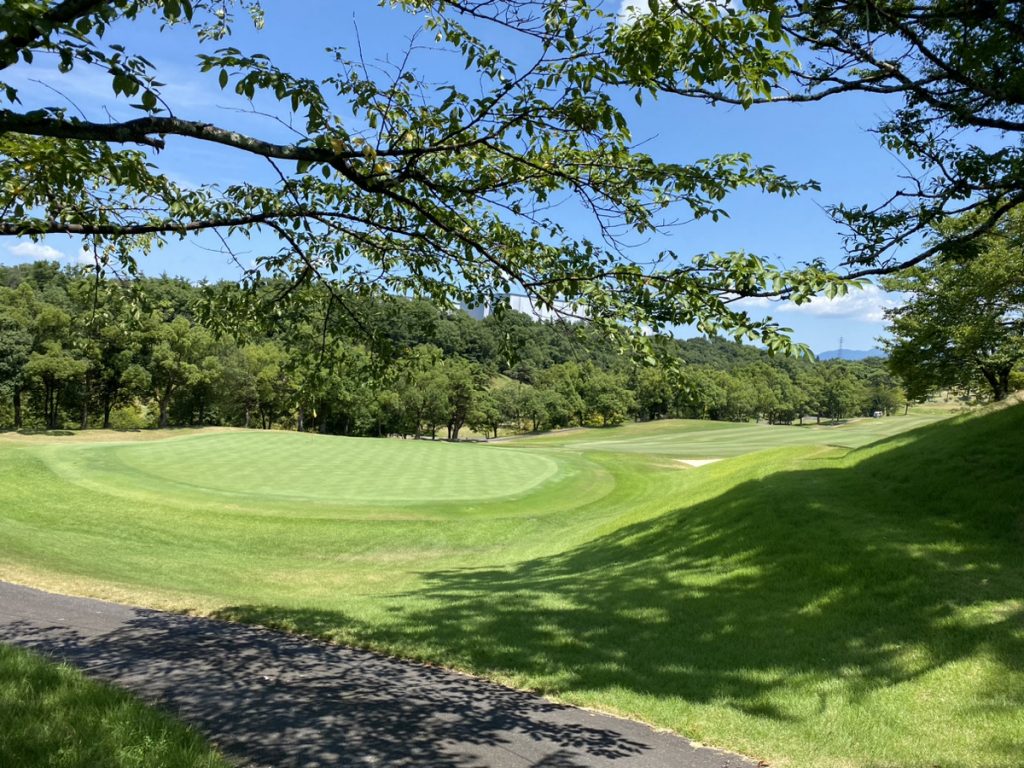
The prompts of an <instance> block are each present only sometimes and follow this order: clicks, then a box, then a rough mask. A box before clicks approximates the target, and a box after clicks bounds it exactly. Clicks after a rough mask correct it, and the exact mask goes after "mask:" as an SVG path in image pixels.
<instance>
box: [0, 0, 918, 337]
mask: <svg viewBox="0 0 1024 768" xmlns="http://www.w3.org/2000/svg"><path fill="white" fill-rule="evenodd" d="M264 7H265V10H266V21H267V23H266V28H265V29H264V30H263V31H262V32H256V31H254V30H251V29H248V28H247V27H246V25H244V24H241V23H240V24H239V25H238V26H237V27H236V30H237V32H238V34H237V35H236V37H235V38H233V39H232V40H231V41H230V44H231V45H234V46H236V47H239V48H241V49H242V50H244V51H246V52H257V51H259V52H262V53H266V54H268V55H269V56H270V57H271V58H272V60H273V61H274V62H275V64H277V65H278V66H280V67H281V68H283V69H286V70H289V71H292V72H293V73H295V74H309V75H312V76H322V75H324V74H326V73H328V72H329V71H330V68H329V65H330V56H329V54H327V53H325V52H324V49H325V48H327V47H328V46H336V45H342V46H346V47H348V48H349V49H353V48H354V47H355V45H356V30H358V40H359V42H360V43H361V44H362V47H363V50H364V51H365V53H366V56H367V59H368V60H371V61H372V60H374V59H380V58H383V57H385V56H387V55H388V54H389V53H390V54H391V55H395V54H397V53H398V52H400V51H401V50H403V49H404V47H405V42H406V37H407V35H409V34H411V33H412V32H413V30H414V29H415V27H416V22H415V19H412V18H411V17H408V16H407V15H405V14H403V13H401V12H399V11H394V10H390V9H382V8H378V7H376V5H375V3H373V2H369V1H368V0H361V1H360V2H353V3H336V2H329V1H328V0H315V1H313V0H311V1H309V2H302V3H296V2H292V3H286V2H276V1H274V0H271V1H269V2H265V4H264ZM120 32H121V34H122V35H123V37H124V39H125V41H126V42H128V43H130V45H131V48H132V49H133V50H135V51H139V52H142V53H144V54H145V55H146V56H147V57H148V58H149V59H151V60H152V61H154V62H155V63H156V64H157V66H158V70H159V71H160V74H161V79H162V80H163V81H165V82H166V83H168V86H167V87H166V88H165V89H164V93H165V96H166V97H167V99H168V101H170V102H171V103H172V105H174V108H175V111H176V113H177V114H179V115H180V116H182V117H189V118H193V119H210V120H211V121H215V122H218V123H219V124H228V125H231V126H234V127H237V128H238V129H239V130H247V131H249V132H252V133H256V134H257V135H260V136H262V137H266V138H276V139H282V138H285V137H286V136H287V131H285V130H284V129H283V128H282V127H281V126H280V125H276V124H273V123H271V122H270V121H268V120H265V119H260V118H256V117H253V116H251V115H244V114H241V113H239V112H237V111H234V110H232V109H231V107H237V106H239V104H238V103H237V101H236V100H235V98H234V95H233V94H225V93H223V92H221V91H220V89H219V87H218V86H217V82H216V77H215V75H200V74H199V73H198V71H197V69H196V67H195V63H194V59H191V58H190V57H189V55H188V54H190V53H193V52H194V50H195V46H194V43H193V41H192V38H190V37H189V35H188V33H187V32H186V31H185V30H172V31H160V30H159V28H158V27H157V25H155V24H145V25H138V24H136V25H133V26H132V27H130V28H125V30H122V31H120ZM428 41H429V38H427V37H421V38H420V39H419V43H420V44H421V45H424V46H425V45H426V44H427V42H428ZM415 63H416V64H417V65H418V66H420V67H423V68H424V69H429V76H430V77H432V78H433V79H435V80H439V81H440V80H443V79H444V78H445V77H450V78H452V79H459V78H464V77H465V73H464V72H463V71H461V66H460V65H459V62H458V61H456V60H455V59H454V58H452V57H446V56H437V55H436V54H433V53H432V52H431V51H430V50H429V49H425V50H423V51H422V52H421V53H420V55H419V57H418V58H417V59H416V60H415ZM4 74H5V77H4V79H5V80H6V81H8V82H10V83H12V84H14V85H16V86H18V87H20V88H21V90H22V96H23V99H24V100H25V101H26V107H31V106H33V105H34V104H33V102H32V100H31V99H32V94H33V93H36V94H43V96H42V97H41V98H40V103H43V102H45V103H49V104H53V103H57V102H59V101H60V97H58V96H56V95H55V94H54V93H53V92H52V91H50V90H48V89H42V88H41V86H40V85H39V83H45V84H47V85H49V86H52V87H54V88H58V89H59V90H60V91H61V92H62V93H63V94H64V95H65V96H66V97H67V98H68V100H70V101H73V102H74V103H75V104H76V105H78V106H79V107H81V108H82V109H83V110H84V111H85V112H86V114H88V115H89V117H90V118H92V119H103V113H102V111H99V108H98V105H99V104H100V103H101V100H102V102H103V103H109V102H110V98H109V93H110V92H109V87H110V86H109V80H108V79H107V78H105V77H104V76H103V74H102V73H100V72H87V71H76V72H75V73H73V74H72V76H61V75H58V74H57V73H56V70H55V68H54V67H53V65H52V63H50V62H46V61H45V60H43V59H41V58H40V59H37V60H36V63H34V64H33V65H23V64H19V65H17V66H15V67H12V68H11V69H9V70H8V71H7V72H5V73H4ZM256 106H257V107H259V106H260V105H259V104H257V105H256ZM623 108H624V109H625V111H626V112H627V116H628V117H629V119H630V124H631V127H632V131H633V135H634V138H635V139H636V140H638V141H642V142H644V145H643V149H644V151H646V152H648V153H650V154H652V155H654V156H655V157H656V158H658V159H660V160H665V161H673V162H690V161H693V160H695V159H697V158H703V157H708V156H709V155H712V154H716V153H723V152H735V151H745V152H749V153H751V154H752V155H753V158H754V160H755V162H758V163H765V164H772V165H774V166H775V167H776V168H777V169H778V170H779V171H780V172H782V173H785V174H786V175H788V176H790V177H791V178H794V179H798V180H805V179H811V178H813V179H815V180H817V181H818V182H819V183H820V184H821V191H820V192H814V193H807V194H804V195H802V196H800V197H798V198H794V199H788V200H783V199H781V198H776V197H772V196H768V195H763V194H760V193H756V192H743V193H739V194H736V195H733V196H731V197H730V198H728V199H727V200H726V201H725V203H724V206H725V208H726V209H727V210H728V212H729V214H730V216H729V218H728V219H725V220H721V221H719V222H717V223H713V222H711V221H697V222H690V223H687V224H683V225H681V226H679V227H677V228H675V229H674V230H673V231H672V232H671V233H669V234H668V235H665V236H660V237H658V238H656V239H654V240H650V239H637V241H636V243H635V247H636V249H637V252H638V253H640V254H644V253H654V252H656V251H658V250H661V249H663V248H671V249H672V250H674V251H676V252H678V253H681V254H687V253H699V252H703V251H710V250H718V251H727V250H739V249H745V250H749V251H753V252H756V253H758V254H761V255H763V256H766V257H769V258H771V259H772V260H773V261H775V262H777V263H781V264H784V265H795V264H797V263H799V262H801V261H806V260H808V259H812V258H818V257H822V258H825V259H826V260H827V261H828V262H830V263H837V262H838V260H839V259H840V258H841V255H842V254H841V239H840V234H839V232H838V231H837V227H836V225H835V224H833V222H832V221H831V220H830V219H829V218H828V216H827V215H826V214H825V212H824V210H823V207H824V206H825V205H828V204H831V203H836V202H839V201H846V202H851V203H854V202H856V203H861V202H863V203H875V202H879V201H880V200H881V199H883V198H884V197H885V196H886V194H887V193H888V192H890V191H891V190H892V189H893V188H894V187H895V186H896V184H897V183H898V181H899V176H900V175H901V174H903V173H905V169H904V168H903V167H902V165H901V164H900V162H899V161H898V160H897V159H896V158H895V157H893V156H891V155H890V154H888V153H887V152H885V151H884V150H882V149H881V148H879V146H878V143H877V141H876V138H875V137H874V136H873V135H872V134H870V133H869V131H868V129H870V128H871V127H873V126H874V125H875V124H876V123H877V122H878V121H879V118H880V117H882V116H884V114H885V113H886V110H887V109H888V105H887V104H886V103H885V102H884V100H881V99H879V98H875V97H867V96H855V95H851V96H846V97H843V98H836V99H832V100H829V101H827V102H824V103H819V104H809V105H783V104H777V105H771V106H766V107H759V108H754V109H751V110H747V111H744V110H742V109H740V108H723V107H711V106H708V105H704V104H701V103H698V102H693V101H684V100H681V99H678V98H662V99H660V100H659V101H656V102H651V101H648V102H645V103H644V105H643V106H642V107H637V106H636V105H635V104H632V102H630V103H629V104H623ZM112 112H113V114H114V115H115V116H116V117H120V116H125V117H126V116H128V115H130V114H131V112H132V111H131V110H130V109H128V108H127V107H124V106H123V107H122V108H121V109H120V110H118V109H114V110H112ZM136 114H137V113H136ZM160 164H161V167H163V168H164V169H165V170H166V172H168V174H169V175H170V176H171V177H172V178H174V179H175V180H177V181H179V182H181V183H184V184H195V183H198V182H199V180H205V179H207V178H209V177H210V175H211V170H212V169H215V170H214V171H213V173H214V174H215V176H216V178H218V179H219V180H220V181H221V182H222V183H225V184H227V183H232V182H235V181H240V180H242V179H244V178H255V179H263V180H265V181H270V178H269V167H268V166H266V164H265V163H263V162H262V161H258V160H256V159H254V158H252V157H246V156H243V155H240V153H232V152H228V151H224V150H221V149H220V148H216V147H195V146H194V145H192V144H188V143H186V142H183V141H174V140H171V141H169V142H168V147H167V149H166V150H165V151H164V152H163V153H162V155H161V157H160ZM564 215H565V216H566V218H567V222H566V223H568V224H569V225H570V226H571V227H577V228H579V229H580V230H581V231H585V230H586V229H587V227H588V225H587V223H586V222H583V221H576V219H577V218H578V217H579V212H578V211H577V210H574V206H572V205H566V206H565V214H564ZM216 247H217V243H216V241H215V240H214V238H213V237H212V236H210V235H206V236H201V237H197V238H193V239H189V240H185V241H172V242H170V243H169V244H168V245H167V247H165V248H164V249H162V250H161V251H159V252H157V253H155V254H154V255H153V256H152V257H150V258H148V259H147V260H145V261H143V262H142V267H143V269H144V271H146V272H147V273H152V274H156V273H160V272H167V273H170V274H175V275H183V276H186V277H188V278H191V279H200V278H204V277H205V278H209V279H220V278H233V277H237V275H238V267H237V266H236V265H235V264H233V263H231V262H230V261H229V260H228V259H227V258H225V257H224V256H223V255H221V254H218V253H216V252H215V250H216ZM239 247H240V249H241V251H243V258H252V256H255V255H256V254H258V253H260V252H265V251H267V250H270V249H272V248H273V247H274V246H273V243H272V241H271V240H269V238H268V239H266V240H264V239H262V238H254V239H253V240H252V241H250V242H248V243H245V244H242V245H240V246H239ZM261 249H262V250H261ZM79 252H80V243H78V242H76V241H75V240H72V239H70V238H59V237H50V238H48V239H47V240H46V241H45V242H44V243H30V242H27V241H17V240H11V239H8V240H5V241H4V242H2V243H0V260H2V261H3V262H4V263H15V262H19V261H28V260H32V259H35V258H59V259H61V260H63V261H65V262H74V261H76V260H77V259H78V258H79ZM895 303H896V298H895V297H892V296H888V295H886V294H885V293H884V292H882V291H880V290H879V289H877V288H874V287H869V288H867V289H866V290H864V291H859V292H853V293H851V294H850V295H848V296H846V297H842V298H840V299H837V300H835V301H832V302H829V301H826V300H824V299H821V300H816V301H813V302H811V303H810V304H808V305H804V306H802V307H794V306H792V305H789V304H786V303H782V304H779V303H772V302H766V301H754V302H749V303H748V305H747V306H748V308H749V309H750V311H751V312H752V313H754V314H771V315H772V316H773V317H775V319H776V320H778V321H780V322H781V323H782V324H783V325H786V326H789V327H792V328H793V329H794V336H795V338H796V339H797V340H798V341H802V342H805V343H807V344H809V345H810V346H811V347H812V348H813V349H815V350H818V351H822V350H826V349H832V348H835V347H836V346H838V342H839V338H840V336H842V337H843V340H844V341H843V344H844V346H845V347H846V348H851V349H852V348H862V349H866V348H870V347H872V346H875V338H876V337H878V336H879V335H880V334H881V333H882V330H883V326H882V322H881V320H882V318H881V313H882V310H883V309H884V308H886V307H888V306H893V305H894V304H895Z"/></svg>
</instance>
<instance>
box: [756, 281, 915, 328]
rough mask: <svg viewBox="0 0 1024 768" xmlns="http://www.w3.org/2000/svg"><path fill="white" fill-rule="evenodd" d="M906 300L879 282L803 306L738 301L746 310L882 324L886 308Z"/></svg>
mask: <svg viewBox="0 0 1024 768" xmlns="http://www.w3.org/2000/svg"><path fill="white" fill-rule="evenodd" d="M903 301H904V297H903V296H902V295H901V294H899V293H889V292H888V291H883V290H882V289H881V288H879V287H878V286H877V285H873V284H868V285H866V286H864V288H862V289H860V290H857V289H856V288H851V289H850V292H849V293H847V294H846V295H845V296H836V297H835V298H834V299H828V298H826V297H824V296H818V297H816V298H814V299H811V300H810V301H809V302H807V303H805V304H800V305H797V304H794V303H793V302H791V301H772V300H770V299H744V300H743V301H741V302H738V303H739V305H740V307H741V308H742V309H746V310H748V311H750V310H765V311H770V312H771V313H772V314H790V315H803V316H806V317H821V318H835V319H844V320H858V321H860V322H865V323H878V322H881V321H882V320H883V313H884V312H885V310H887V309H892V308H893V307H898V306H899V305H900V304H902V303H903Z"/></svg>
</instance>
